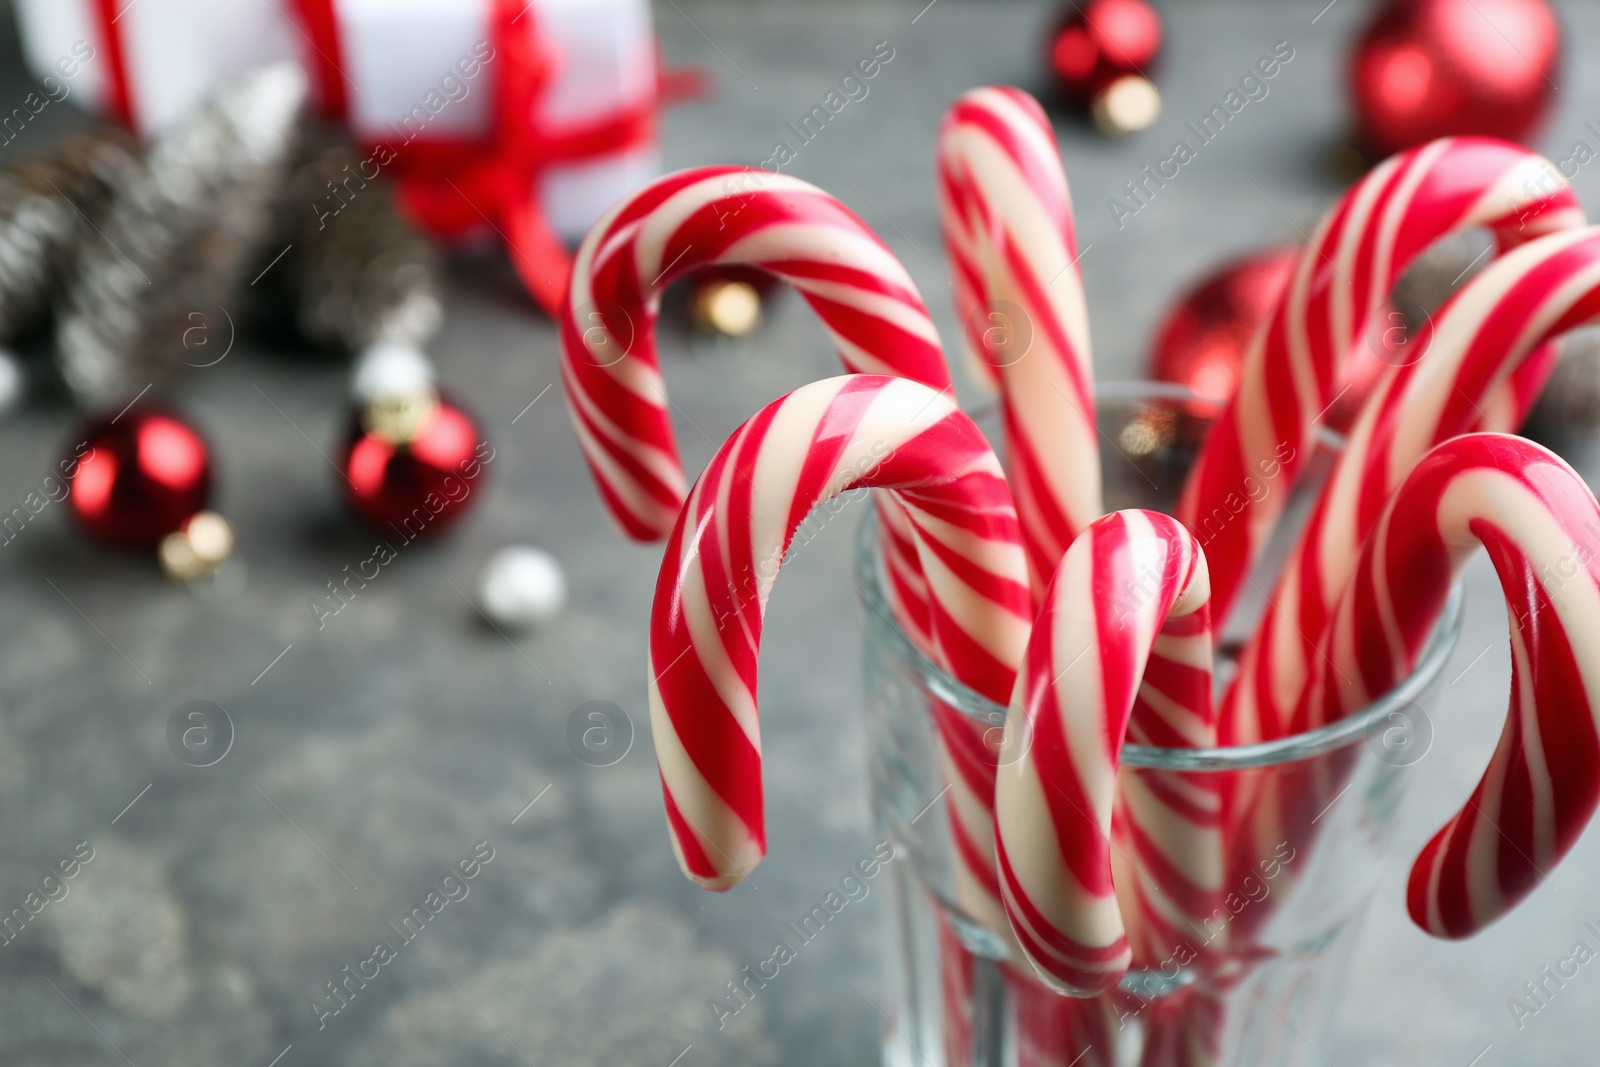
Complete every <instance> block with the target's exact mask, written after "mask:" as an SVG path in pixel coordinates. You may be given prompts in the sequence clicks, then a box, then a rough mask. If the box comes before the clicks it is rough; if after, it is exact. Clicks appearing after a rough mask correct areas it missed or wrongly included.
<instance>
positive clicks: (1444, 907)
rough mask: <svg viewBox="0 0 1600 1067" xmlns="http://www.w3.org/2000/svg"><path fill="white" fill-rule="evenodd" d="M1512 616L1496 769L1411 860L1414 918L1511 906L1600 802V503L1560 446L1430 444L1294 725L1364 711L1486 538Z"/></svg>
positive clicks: (1348, 599)
mask: <svg viewBox="0 0 1600 1067" xmlns="http://www.w3.org/2000/svg"><path fill="white" fill-rule="evenodd" d="M1480 543H1481V544H1482V545H1483V547H1484V548H1485V549H1486V550H1487V551H1488V553H1489V558H1490V559H1491V561H1493V563H1494V567H1495V570H1496V572H1497V573H1498V575H1499V577H1500V586H1501V589H1502V590H1503V591H1504V593H1505V598H1506V607H1507V611H1508V614H1509V615H1510V616H1511V623H1512V625H1511V697H1510V708H1509V711H1508V714H1507V718H1506V725H1505V729H1504V730H1503V732H1502V733H1501V735H1500V741H1499V744H1498V745H1497V746H1496V748H1495V752H1494V756H1493V757H1492V758H1491V760H1490V762H1489V767H1488V770H1487V771H1486V772H1485V773H1484V775H1483V777H1482V779H1481V780H1480V781H1479V782H1478V785H1477V788H1476V789H1474V790H1473V793H1472V796H1471V798H1470V799H1469V800H1468V801H1467V803H1466V805H1465V806H1463V807H1462V809H1461V810H1460V811H1458V812H1457V813H1456V814H1455V816H1454V817H1452V818H1451V819H1450V821H1449V822H1447V823H1446V824H1445V826H1444V828H1443V829H1441V830H1440V831H1439V832H1438V833H1437V834H1435V835H1434V837H1433V839H1432V840H1431V841H1429V842H1428V845H1427V847H1426V848H1424V849H1423V850H1422V853H1421V855H1420V856H1419V857H1418V858H1417V861H1416V863H1415V864H1414V865H1413V866H1412V868H1411V878H1410V883H1409V886H1408V889H1407V903H1408V906H1409V909H1410V912H1411V917H1412V919H1413V920H1415V921H1416V923H1417V924H1418V925H1419V926H1421V927H1422V928H1423V929H1424V930H1426V931H1428V932H1429V933H1431V934H1433V935H1434V936H1436V937H1466V936H1469V935H1470V934H1473V933H1475V932H1477V931H1478V930H1480V929H1482V928H1483V927H1484V926H1486V925H1488V924H1489V923H1491V922H1493V921H1494V920H1495V919H1497V918H1499V917H1500V916H1501V915H1503V914H1505V913H1506V912H1507V911H1509V910H1511V909H1512V908H1513V907H1515V906H1516V905H1517V903H1518V902H1520V901H1521V900H1522V898H1523V897H1525V896H1526V895H1527V894H1528V893H1530V892H1531V891H1532V890H1533V889H1534V887H1535V886H1537V885H1538V883H1539V882H1540V881H1542V880H1543V879H1544V878H1545V877H1546V875H1547V874H1548V873H1549V872H1550V870H1551V869H1552V868H1553V867H1554V866H1555V865H1556V864H1557V863H1558V862H1560V860H1561V857H1562V856H1563V855H1565V853H1566V852H1567V850H1568V849H1569V848H1571V847H1572V845H1573V843H1574V842H1575V841H1576V840H1577V838H1578V835H1579V834H1580V833H1581V832H1582V830H1583V828H1584V826H1585V825H1586V824H1587V823H1588V821H1589V819H1590V817H1591V816H1592V815H1593V813H1594V810H1595V807H1596V805H1597V804H1600V723H1597V719H1596V716H1597V712H1600V702H1597V700H1596V694H1600V505H1597V504H1596V503H1595V499H1594V496H1593V495H1592V494H1591V493H1590V492H1589V489H1588V487H1587V486H1586V485H1585V484H1584V482H1583V480H1582V479H1581V478H1579V477H1578V475H1577V473H1576V472H1574V471H1573V470H1572V468H1571V467H1569V466H1567V465H1566V463H1564V462H1563V461H1562V460H1561V459H1560V458H1559V457H1558V456H1556V455H1555V454H1554V453H1552V452H1550V451H1548V450H1547V449H1545V448H1542V447H1541V446H1539V445H1536V444H1534V443H1532V442H1531V441H1526V440H1523V439H1522V438H1520V437H1510V436H1507V435H1504V434H1470V435H1467V436H1463V437H1457V438H1454V439H1452V440H1450V441H1447V442H1445V443H1444V444H1442V445H1439V446H1438V447H1437V448H1435V449H1433V450H1432V451H1431V452H1429V453H1428V455H1427V456H1426V457H1425V458H1424V459H1423V460H1422V462H1421V463H1419V464H1418V465H1417V467H1416V469H1415V470H1414V471H1413V472H1412V473H1411V475H1410V476H1409V477H1407V478H1406V480H1405V482H1404V483H1403V484H1402V485H1401V486H1400V489H1399V491H1398V492H1397V493H1396V494H1395V496H1394V498H1393V499H1392V500H1391V501H1390V503H1389V505H1388V507H1387V508H1385V509H1384V512H1383V514H1382V516H1381V517H1380V518H1379V520H1378V522H1377V524H1376V525H1375V526H1374V528H1373V530H1372V534H1371V536H1370V537H1369V538H1368V539H1367V543H1366V545H1365V546H1364V547H1363V548H1362V551H1361V558H1360V560H1359V563H1358V566H1357V570H1356V574H1355V579H1354V581H1353V583H1352V584H1351V585H1350V587H1349V588H1348V590H1347V591H1346V593H1345V595H1344V596H1343V597H1342V598H1341V599H1340V602H1339V606H1338V610H1337V612H1336V614H1335V616H1334V619H1333V622H1332V624H1331V625H1330V626H1329V629H1328V633H1327V635H1326V637H1325V638H1324V640H1323V644H1322V650H1323V652H1324V654H1325V655H1326V656H1327V662H1326V663H1322V662H1321V661H1320V660H1319V665H1318V666H1316V667H1315V668H1314V673H1313V676H1312V680H1311V683H1310V685H1309V686H1308V687H1307V690H1306V696H1305V699H1304V700H1303V701H1302V703H1301V707H1300V709H1299V710H1298V711H1297V712H1296V721H1295V726H1296V727H1297V728H1315V727H1317V726H1319V725H1322V724H1324V723H1327V722H1332V721H1334V720H1335V719H1338V718H1340V717H1341V716H1344V715H1347V714H1350V713H1351V712H1354V711H1356V710H1358V709H1360V708H1363V707H1365V706H1367V705H1368V704H1369V703H1370V702H1371V701H1372V700H1373V699H1374V698H1376V697H1378V696H1380V695H1382V694H1383V693H1385V692H1387V691H1388V690H1389V689H1390V688H1391V687H1392V686H1393V685H1394V684H1395V683H1396V682H1398V681H1399V680H1400V679H1401V678H1402V677H1404V676H1405V674H1406V673H1407V672H1408V671H1409V670H1410V668H1411V664H1412V663H1413V662H1415V660H1416V657H1417V655H1418V654H1419V651H1420V650H1421V648H1422V645H1423V643H1424V642H1425V641H1426V639H1427V636H1428V634H1429V632H1430V631H1431V630H1432V628H1433V624H1434V622H1435V620H1436V619H1437V618H1438V616H1439V611H1440V609H1441V607H1442V606H1443V604H1444V600H1445V596H1446V593H1447V591H1448V589H1449V587H1450V584H1451V582H1452V581H1454V580H1455V578H1456V577H1457V576H1458V575H1459V574H1460V572H1461V569H1462V567H1464V566H1465V564H1466V562H1467V560H1468V559H1469V558H1470V557H1471V555H1472V553H1473V551H1474V549H1475V548H1476V547H1477V545H1478V544H1480Z"/></svg>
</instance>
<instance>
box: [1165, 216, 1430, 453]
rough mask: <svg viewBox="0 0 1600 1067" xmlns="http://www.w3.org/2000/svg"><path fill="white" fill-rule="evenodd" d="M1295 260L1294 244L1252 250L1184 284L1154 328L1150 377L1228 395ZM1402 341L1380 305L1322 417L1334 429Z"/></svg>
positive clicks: (1395, 317)
mask: <svg viewBox="0 0 1600 1067" xmlns="http://www.w3.org/2000/svg"><path fill="white" fill-rule="evenodd" d="M1299 259H1300V249H1299V248H1298V247H1294V248H1275V249H1271V250H1269V251H1266V252H1259V253H1256V254H1254V255H1250V256H1245V257H1244V258H1242V259H1237V260H1234V261H1232V262H1231V263H1227V264H1225V265H1223V266H1222V267H1220V268H1219V269H1218V270H1217V271H1216V272H1215V273H1213V274H1211V275H1209V276H1207V277H1206V278H1205V279H1203V280H1202V281H1201V282H1200V283H1199V284H1198V285H1196V286H1195V287H1194V288H1193V289H1190V290H1189V291H1188V292H1187V293H1185V294H1184V296H1183V298H1182V299H1181V300H1179V302H1178V304H1177V306H1176V307H1174V308H1173V309H1172V310H1171V311H1170V312H1168V313H1167V317H1166V318H1165V319H1164V320H1163V321H1162V323H1161V326H1160V328H1159V329H1158V330H1157V331H1156V343H1155V352H1154V354H1153V356H1152V357H1151V361H1150V377H1151V378H1154V379H1155V380H1156V381H1162V382H1173V383H1176V384H1178V385H1183V386H1187V387H1188V388H1189V389H1191V390H1193V391H1194V392H1195V393H1197V394H1199V395H1200V396H1204V397H1207V398H1210V399H1213V400H1228V399H1229V398H1231V397H1232V396H1233V394H1234V392H1235V391H1236V390H1237V389H1238V387H1239V373H1240V368H1241V367H1242V366H1243V364H1244V356H1245V352H1246V350H1247V349H1248V348H1249V347H1250V341H1251V339H1252V338H1253V337H1254V336H1255V334H1256V331H1257V330H1258V329H1259V328H1260V326H1261V323H1262V320H1263V319H1265V318H1266V317H1267V316H1268V315H1269V314H1271V312H1272V308H1273V305H1274V304H1275V303H1276V302H1277V300H1278V297H1279V295H1280V294H1282V292H1283V289H1284V286H1286V285H1287V284H1288V283H1289V278H1290V276H1291V275H1293V274H1294V268H1295V264H1296V263H1297V262H1298V261H1299ZM1405 344H1406V335H1405V328H1404V326H1403V324H1402V323H1401V320H1400V317H1399V314H1398V313H1397V312H1395V311H1394V310H1393V309H1392V308H1390V307H1389V306H1388V305H1387V304H1385V305H1384V306H1382V307H1380V308H1379V310H1378V311H1377V313H1376V314H1374V316H1373V318H1372V320H1371V322H1370V323H1369V328H1368V329H1367V331H1366V335H1365V337H1364V338H1363V340H1362V341H1361V342H1359V343H1357V344H1356V345H1355V346H1354V347H1353V348H1352V349H1351V351H1350V352H1349V353H1347V354H1346V357H1345V362H1344V380H1343V381H1342V382H1341V383H1340V389H1341V392H1340V393H1339V394H1338V396H1337V399H1335V400H1334V402H1333V403H1332V404H1331V405H1330V406H1329V409H1328V411H1327V412H1326V413H1325V414H1324V416H1323V422H1325V423H1326V424H1327V425H1329V426H1330V427H1332V428H1334V429H1336V430H1342V429H1344V428H1346V427H1347V426H1349V424H1350V422H1351V420H1352V419H1354V417H1355V413H1356V412H1357V411H1358V410H1359V409H1360V406H1361V402H1362V401H1363V400H1365V399H1366V396H1367V394H1368V393H1369V392H1370V391H1371V389H1372V386H1373V384H1374V383H1375V382H1376V380H1377V378H1378V375H1379V374H1381V373H1383V370H1384V368H1385V367H1386V366H1393V365H1396V364H1397V363H1399V362H1401V361H1402V359H1404V358H1406V355H1407V350H1406V349H1405Z"/></svg>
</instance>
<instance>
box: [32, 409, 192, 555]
mask: <svg viewBox="0 0 1600 1067" xmlns="http://www.w3.org/2000/svg"><path fill="white" fill-rule="evenodd" d="M61 470H62V472H63V474H64V475H65V476H66V478H67V482H68V483H69V486H70V492H69V495H68V497H67V500H68V502H69V505H70V507H71V509H72V513H73V514H74V515H75V516H77V518H78V522H79V523H80V524H82V526H83V528H84V529H85V530H86V531H87V532H88V533H89V535H90V536H91V537H93V538H94V539H95V540H97V541H100V542H102V543H104V544H108V545H114V546H116V547H119V548H138V549H152V548H155V547H156V546H158V545H159V544H160V543H161V539H162V538H163V537H165V536H167V534H170V533H173V532H174V531H176V530H178V529H180V528H182V527H183V525H184V524H185V523H186V522H188V521H189V519H190V518H192V517H193V516H194V515H195V513H196V512H198V511H201V510H202V509H204V508H205V506H206V501H207V499H208V498H209V497H210V495H211V458H210V451H209V449H208V448H207V447H206V442H205V439H204V438H203V437H201V436H200V434H199V432H198V431H196V430H195V428H194V427H192V426H190V425H189V424H188V423H187V422H185V421H183V419H182V418H180V417H179V416H178V415H176V414H174V413H173V412H171V411H166V410H163V409H161V408H157V407H153V406H150V405H141V406H140V408H139V409H137V410H133V411H124V412H123V413H122V414H121V415H119V416H117V417H116V418H115V419H101V420H98V421H96V422H92V423H90V424H88V425H87V426H85V427H84V428H82V429H81V430H79V431H78V434H77V436H76V439H75V443H74V445H73V447H72V453H71V454H70V455H69V456H68V457H67V458H66V459H64V460H63V461H62V463H61Z"/></svg>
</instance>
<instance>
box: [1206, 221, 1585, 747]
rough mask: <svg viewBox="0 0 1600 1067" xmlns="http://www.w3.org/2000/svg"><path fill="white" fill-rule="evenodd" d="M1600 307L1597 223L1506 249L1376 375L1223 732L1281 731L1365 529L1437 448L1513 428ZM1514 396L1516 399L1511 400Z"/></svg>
mask: <svg viewBox="0 0 1600 1067" xmlns="http://www.w3.org/2000/svg"><path fill="white" fill-rule="evenodd" d="M1597 315H1600V228H1597V227H1583V228H1581V229H1574V230H1566V231H1564V232H1562V233H1557V234H1551V235H1550V236H1548V237H1543V238H1540V239H1539V240H1537V241H1534V242H1532V243H1530V244H1527V245H1524V246H1522V247H1521V248H1518V249H1516V250H1514V251H1512V252H1509V253H1507V254H1506V255H1504V256H1503V257H1501V258H1500V259H1499V260H1497V261H1496V262H1494V263H1492V264H1490V266H1489V267H1488V268H1487V269H1485V270H1484V271H1483V273H1481V274H1479V275H1477V276H1476V277H1475V278H1473V280H1472V281H1471V282H1469V283H1468V284H1467V285H1466V286H1465V287H1464V288H1463V289H1462V290H1461V291H1460V292H1459V293H1457V294H1456V295H1455V296H1454V297H1453V298H1452V299H1451V300H1450V301H1448V302H1447V303H1446V304H1445V305H1444V306H1443V307H1441V308H1440V309H1439V311H1438V313H1437V314H1436V315H1435V316H1434V318H1433V319H1432V321H1431V322H1430V323H1428V324H1427V325H1426V326H1425V327H1424V328H1423V330H1422V331H1421V332H1420V333H1419V334H1418V336H1417V337H1416V338H1415V339H1414V343H1415V345H1416V351H1417V352H1418V353H1419V354H1418V355H1417V356H1415V357H1414V358H1413V361H1412V362H1409V363H1407V364H1405V365H1403V366H1396V367H1393V368H1390V369H1389V370H1388V371H1387V372H1386V374H1385V375H1384V377H1383V378H1381V379H1380V380H1379V383H1378V386H1377V389H1376V391H1375V392H1374V394H1373V398H1372V401H1371V402H1370V403H1369V404H1367V405H1366V406H1365V407H1364V408H1363V410H1362V412H1361V415H1360V417H1359V418H1358V419H1357V422H1356V424H1355V426H1354V427H1352V429H1351V432H1350V436H1349V439H1348V441H1347V442H1346V445H1345V449H1344V452H1343V453H1342V454H1341V455H1340V457H1339V460H1338V462H1337V464H1336V465H1335V467H1334V470H1333V473H1332V475H1330V477H1329V479H1328V483H1327V486H1326V488H1325V489H1324V491H1323V493H1322V495H1321V497H1320V498H1319V499H1318V501H1317V504H1316V506H1315V508H1314V510H1313V511H1312V514H1311V517H1310V518H1309V520H1308V521H1307V523H1306V527H1305V529H1304V530H1303V531H1302V533H1301V535H1300V539H1299V541H1298V542H1297V544H1296V545H1295V548H1294V550H1293V551H1292V552H1291V554H1290V556H1289V559H1288V562H1287V563H1286V564H1285V566H1284V569H1283V571H1282V573H1281V576H1280V578H1279V580H1278V584H1277V587H1276V589H1275V590H1274V593H1273V597H1272V608H1271V609H1270V610H1269V611H1268V612H1267V613H1266V614H1265V615H1263V616H1262V620H1261V625H1260V628H1259V629H1258V630H1257V631H1256V633H1255V635H1254V636H1253V637H1252V638H1251V641H1250V643H1249V644H1248V645H1247V646H1246V649H1245V652H1244V654H1243V656H1242V657H1241V659H1240V670H1239V674H1238V676H1237V677H1236V679H1235V682H1234V685H1233V687H1232V688H1231V690H1230V692H1229V693H1228V696H1227V698H1226V699H1225V701H1224V704H1223V710H1222V712H1221V715H1220V718H1221V722H1222V726H1221V730H1222V734H1223V737H1224V739H1225V743H1235V744H1243V743H1250V742H1253V741H1258V740H1263V739H1272V738H1277V737H1281V736H1283V734H1284V732H1285V731H1286V730H1287V729H1288V727H1289V719H1290V717H1291V716H1292V715H1293V713H1294V709H1295V707H1296V705H1297V704H1298V702H1299V700H1300V695H1301V692H1302V690H1303V688H1304V685H1305V680H1306V678H1307V676H1308V675H1309V673H1310V669H1311V665H1310V662H1309V661H1310V660H1311V659H1313V658H1315V656H1316V650H1315V646H1314V644H1313V642H1316V641H1317V640H1319V639H1320V638H1321V636H1322V633H1323V631H1324V629H1325V628H1326V626H1327V623H1328V619H1329V618H1330V617H1331V616H1332V614H1333V608H1334V605H1335V604H1336V603H1337V600H1338V597H1339V595H1340V594H1342V593H1343V592H1344V589H1345V586H1346V585H1347V584H1348V582H1349V580H1350V576H1351V574H1353V573H1354V571H1355V566H1356V559H1357V555H1358V553H1359V551H1360V546H1361V541H1362V538H1363V536H1364V535H1365V532H1366V531H1367V530H1370V529H1371V528H1372V525H1373V523H1374V522H1376V521H1377V518H1378V516H1379V514H1380V513H1381V512H1382V510H1383V507H1384V505H1385V504H1386V503H1387V502H1388V500H1389V498H1390V496H1392V495H1393V493H1394V491H1395V489H1396V488H1397V487H1398V486H1399V485H1400V483H1401V481H1403V480H1404V478H1405V477H1406V475H1407V474H1408V473H1410V471H1411V470H1412V468H1413V467H1415V466H1416V464H1417V461H1418V460H1420V459H1421V458H1422V457H1423V455H1425V454H1426V453H1427V451H1428V449H1430V448H1432V447H1433V446H1434V445H1436V444H1438V443H1439V442H1441V441H1444V440H1447V439H1448V438H1451V437H1454V436H1455V435H1457V434H1460V433H1465V432H1467V431H1469V430H1473V429H1502V430H1512V429H1515V428H1516V426H1517V425H1518V424H1520V423H1521V421H1522V417H1523V415H1524V414H1526V411H1527V408H1528V406H1531V404H1532V402H1533V400H1534V399H1536V397H1537V394H1538V392H1539V390H1540V388H1541V387H1542V385H1543V382H1544V379H1546V378H1547V377H1548V376H1549V374H1550V372H1551V371H1552V370H1553V369H1554V359H1553V358H1551V357H1552V356H1553V355H1554V354H1555V353H1556V351H1557V346H1555V345H1553V344H1550V343H1549V342H1550V341H1551V340H1552V339H1553V338H1556V337H1559V336H1560V335H1561V334H1562V333H1565V332H1566V331H1568V330H1571V329H1574V328H1576V327H1578V326H1582V325H1585V324H1587V323H1590V322H1592V321H1594V320H1595V318H1596V316H1597ZM1508 400H1509V402H1507V401H1508Z"/></svg>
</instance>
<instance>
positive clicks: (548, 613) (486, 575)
mask: <svg viewBox="0 0 1600 1067" xmlns="http://www.w3.org/2000/svg"><path fill="white" fill-rule="evenodd" d="M478 602H479V604H480V606H482V608H483V613H484V614H485V615H487V616H488V617H489V618H490V620H491V621H493V622H494V624H495V625H496V626H502V627H506V628H516V629H526V628H529V627H534V626H543V625H545V624H547V623H549V622H551V621H552V620H554V619H555V618H556V617H557V616H559V615H560V614H561V612H562V611H563V610H564V609H565V608H566V606H567V578H566V574H565V572H563V571H562V569H561V564H560V563H558V562H557V561H556V558H555V557H554V556H552V555H551V554H550V553H548V552H545V551H543V550H542V549H537V548H532V547H530V546H527V545H512V546H510V547H508V548H502V549H501V550H500V551H498V552H496V553H495V554H494V555H493V556H492V557H490V559H489V563H488V565H487V566H485V567H484V568H483V576H482V577H481V578H480V579H479V580H478Z"/></svg>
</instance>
